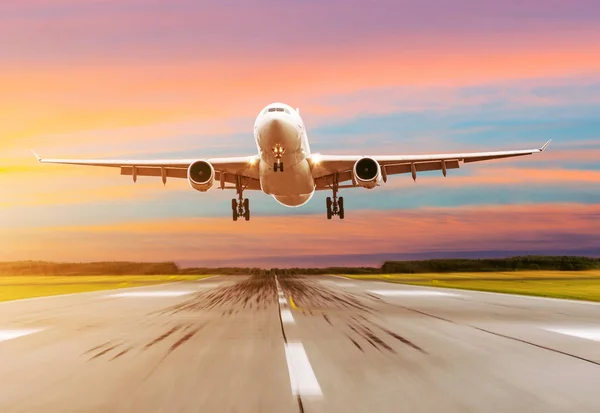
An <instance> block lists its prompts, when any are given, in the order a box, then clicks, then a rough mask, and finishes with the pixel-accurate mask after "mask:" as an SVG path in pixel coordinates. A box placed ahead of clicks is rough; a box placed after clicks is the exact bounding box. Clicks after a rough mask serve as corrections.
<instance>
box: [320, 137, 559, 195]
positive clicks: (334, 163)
mask: <svg viewBox="0 0 600 413" xmlns="http://www.w3.org/2000/svg"><path fill="white" fill-rule="evenodd" d="M550 142H551V140H549V141H548V142H546V143H545V144H544V145H542V147H540V148H538V149H523V150H513V151H497V152H471V153H468V152H467V153H447V154H431V155H383V156H369V157H370V158H373V159H374V160H376V161H377V162H378V163H379V165H380V167H381V174H382V178H383V181H384V182H387V177H388V176H389V175H395V174H403V173H411V174H412V177H413V179H414V180H416V179H417V172H424V171H440V170H441V171H442V173H443V175H444V176H446V171H447V170H448V169H458V168H459V167H460V163H461V162H463V163H471V162H481V161H489V160H492V159H503V158H511V157H516V156H525V155H531V154H534V153H541V152H543V151H544V150H545V149H546V148H547V147H548V145H549V144H550ZM363 157H364V156H363V155H356V156H354V155H339V156H336V155H320V154H313V155H311V158H310V162H311V165H312V167H313V177H314V178H315V182H316V184H317V190H319V189H331V185H333V182H334V180H335V177H336V176H337V180H338V184H341V183H343V182H348V181H351V182H352V183H350V184H346V185H340V188H344V187H346V188H348V187H354V186H357V185H355V183H354V182H353V172H352V168H353V166H354V164H355V163H356V161H358V160H359V159H361V158H363Z"/></svg>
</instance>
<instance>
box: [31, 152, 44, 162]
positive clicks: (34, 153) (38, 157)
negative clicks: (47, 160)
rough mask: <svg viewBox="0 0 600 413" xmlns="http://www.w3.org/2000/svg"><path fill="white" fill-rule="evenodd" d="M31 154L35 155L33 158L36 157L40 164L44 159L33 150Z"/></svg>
mask: <svg viewBox="0 0 600 413" xmlns="http://www.w3.org/2000/svg"><path fill="white" fill-rule="evenodd" d="M31 153H32V154H33V156H35V157H36V159H37V160H38V162H41V161H42V158H40V155H38V154H37V152H36V151H34V150H33V149H32V150H31Z"/></svg>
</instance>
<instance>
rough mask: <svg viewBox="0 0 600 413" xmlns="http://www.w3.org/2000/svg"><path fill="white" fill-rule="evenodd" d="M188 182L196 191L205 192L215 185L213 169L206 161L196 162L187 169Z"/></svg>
mask: <svg viewBox="0 0 600 413" xmlns="http://www.w3.org/2000/svg"><path fill="white" fill-rule="evenodd" d="M187 175H188V182H189V183H190V186H191V187H192V188H194V189H195V190H197V191H200V192H206V191H208V190H209V189H210V188H212V186H213V184H214V183H215V168H213V166H212V165H211V164H210V163H208V162H206V161H196V162H194V163H192V164H191V165H190V166H189V168H188V174H187Z"/></svg>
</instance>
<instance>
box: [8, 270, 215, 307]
mask: <svg viewBox="0 0 600 413" xmlns="http://www.w3.org/2000/svg"><path fill="white" fill-rule="evenodd" d="M207 277H210V275H89V276H88V275H64V276H50V275H40V276H35V275H8V276H0V301H10V300H19V299H23V298H34V297H45V296H51V295H60V294H73V293H83V292H89V291H101V290H114V289H119V288H131V287H144V286H149V285H155V284H165V283H171V282H178V281H195V280H200V279H202V278H207Z"/></svg>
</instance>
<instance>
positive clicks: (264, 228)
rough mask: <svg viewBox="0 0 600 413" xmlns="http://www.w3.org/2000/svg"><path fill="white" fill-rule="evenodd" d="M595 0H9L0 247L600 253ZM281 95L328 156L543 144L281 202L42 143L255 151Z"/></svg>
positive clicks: (220, 260) (314, 259)
mask: <svg viewBox="0 0 600 413" xmlns="http://www.w3.org/2000/svg"><path fill="white" fill-rule="evenodd" d="M598 27H600V3H599V2H598V1H597V0H571V1H566V0H526V1H523V0H505V1H502V2H497V1H494V2H492V1H482V0H419V1H416V0H411V1H409V0H380V1H357V0H344V1H342V0H328V1H323V0H320V1H316V0H302V1H300V0H289V1H273V0H254V1H249V0H245V1H243V0H235V1H225V0H223V1H219V2H217V1H213V2H208V1H198V0H7V1H3V2H0V39H2V41H1V45H0V96H1V98H0V246H1V248H0V260H3V261H4V260H23V259H36V260H37V259H42V260H52V261H96V260H145V261H157V260H175V261H177V262H179V263H183V264H184V265H192V264H193V265H206V266H212V265H257V266H265V267H269V266H272V265H277V266H280V267H283V266H307V267H309V266H323V265H344V264H351V265H378V264H380V263H381V261H382V260H384V259H394V258H398V259H404V258H415V257H436V256H437V257H447V256H453V257H459V256H503V255H516V254H556V253H560V254H587V255H595V256H600V30H599V29H598ZM273 101H282V102H285V103H288V104H289V105H291V106H294V107H299V108H300V110H301V114H302V116H303V118H304V121H305V124H306V126H307V129H308V136H309V139H310V141H311V147H312V150H313V151H315V152H321V153H329V154H357V153H358V154H369V153H370V154H392V153H396V154H418V153H432V152H433V153H435V152H450V151H479V150H503V149H528V148H535V147H539V146H541V145H542V144H543V143H544V142H545V141H546V140H548V139H553V142H552V144H551V145H550V147H549V148H548V149H547V151H546V152H544V153H543V154H538V155H533V156H530V157H526V158H517V159H515V160H498V161H491V162H485V163H482V164H473V165H462V167H461V169H460V170H459V171H449V173H448V177H446V178H443V177H442V176H441V173H439V172H430V173H423V174H421V175H419V177H418V178H417V181H416V182H413V181H412V179H411V177H410V175H399V176H394V177H392V178H390V179H389V180H388V183H387V184H385V185H383V186H381V187H379V188H376V189H375V190H373V191H368V190H365V189H361V188H354V189H346V190H343V191H342V193H341V195H343V196H344V200H345V208H346V218H345V219H344V220H343V221H341V220H338V219H333V220H331V221H328V220H327V219H326V215H325V197H326V196H329V195H330V193H329V192H319V193H317V194H316V195H315V196H314V197H313V198H312V200H311V201H310V202H309V203H308V204H307V205H305V206H303V207H301V208H295V209H290V208H285V207H283V206H281V205H279V204H278V203H277V202H276V201H275V200H274V199H272V198H270V197H269V196H267V195H264V194H262V193H260V192H247V193H245V195H247V197H248V198H250V199H251V205H252V220H251V221H250V222H245V221H242V222H232V220H231V211H230V199H231V198H233V197H234V196H235V194H234V192H233V191H221V190H218V189H216V188H215V189H212V190H211V191H210V192H208V193H200V192H196V191H193V190H192V189H191V188H189V186H188V184H187V182H186V181H185V180H179V181H176V180H171V181H169V182H168V183H167V186H166V187H163V185H162V183H161V182H160V179H154V178H150V177H142V178H140V179H139V180H138V182H137V183H136V184H133V182H131V180H130V179H128V178H127V177H122V176H120V175H119V171H118V170H116V169H115V170H112V169H103V168H86V167H75V166H73V167H67V166H58V165H39V164H38V163H37V162H36V160H35V158H34V157H33V156H32V155H31V153H30V149H35V150H37V151H38V152H39V153H40V154H41V155H42V156H46V157H78V158H98V157H107V158H133V159H135V158H140V159H142V158H160V157H170V158H172V157H184V158H190V157H198V158H202V157H214V156H239V155H249V154H254V153H255V152H256V145H255V143H254V141H253V136H252V125H253V122H254V119H255V117H256V115H257V114H258V112H259V110H260V109H261V108H262V107H264V106H265V105H267V104H269V103H271V102H273Z"/></svg>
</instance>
